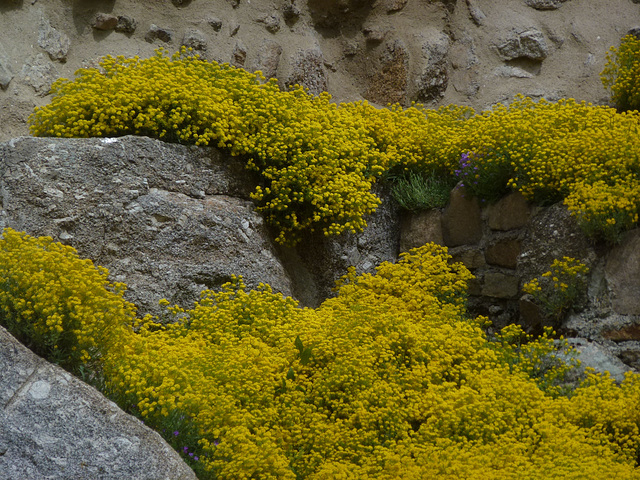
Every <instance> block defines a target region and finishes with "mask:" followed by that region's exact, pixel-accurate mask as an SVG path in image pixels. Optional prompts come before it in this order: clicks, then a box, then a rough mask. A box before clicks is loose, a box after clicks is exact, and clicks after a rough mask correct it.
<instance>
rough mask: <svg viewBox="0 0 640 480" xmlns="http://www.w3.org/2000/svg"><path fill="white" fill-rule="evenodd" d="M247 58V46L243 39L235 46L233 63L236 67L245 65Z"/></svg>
mask: <svg viewBox="0 0 640 480" xmlns="http://www.w3.org/2000/svg"><path fill="white" fill-rule="evenodd" d="M246 59H247V48H246V47H245V46H244V43H242V41H241V40H238V41H237V42H236V46H235V47H234V48H233V53H232V61H231V64H232V65H233V66H234V67H244V62H245V61H246Z"/></svg>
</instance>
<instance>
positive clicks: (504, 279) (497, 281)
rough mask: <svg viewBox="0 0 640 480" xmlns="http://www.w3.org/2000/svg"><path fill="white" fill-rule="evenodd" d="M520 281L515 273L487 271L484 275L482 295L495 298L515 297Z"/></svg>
mask: <svg viewBox="0 0 640 480" xmlns="http://www.w3.org/2000/svg"><path fill="white" fill-rule="evenodd" d="M519 286H520V281H519V279H518V277H516V276H515V275H510V274H506V273H500V272H487V273H485V275H484V284H483V285H482V295H484V296H486V297H495V298H513V297H515V296H516V295H517V294H518V290H519Z"/></svg>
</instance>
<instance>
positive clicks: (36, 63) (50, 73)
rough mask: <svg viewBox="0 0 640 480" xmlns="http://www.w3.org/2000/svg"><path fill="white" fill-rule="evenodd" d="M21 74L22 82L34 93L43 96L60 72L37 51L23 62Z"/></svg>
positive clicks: (46, 93) (49, 89) (47, 92)
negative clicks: (36, 53)
mask: <svg viewBox="0 0 640 480" xmlns="http://www.w3.org/2000/svg"><path fill="white" fill-rule="evenodd" d="M21 76H22V80H23V81H24V83H26V84H27V85H30V86H31V87H32V88H33V89H34V90H35V92H36V95H38V96H39V97H44V96H45V95H48V94H49V92H50V91H51V85H53V82H55V81H56V80H57V79H58V78H59V77H60V74H59V73H58V69H57V68H56V67H55V65H54V64H53V63H51V62H50V61H49V60H47V59H46V58H45V56H44V55H43V54H42V53H39V54H38V55H36V56H35V57H32V58H30V59H29V60H27V61H26V62H25V64H24V65H23V66H22V72H21Z"/></svg>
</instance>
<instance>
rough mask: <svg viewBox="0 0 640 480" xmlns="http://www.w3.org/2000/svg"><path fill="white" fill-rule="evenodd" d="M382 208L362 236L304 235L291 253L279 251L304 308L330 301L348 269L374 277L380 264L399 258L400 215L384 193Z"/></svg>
mask: <svg viewBox="0 0 640 480" xmlns="http://www.w3.org/2000/svg"><path fill="white" fill-rule="evenodd" d="M376 193H377V194H378V195H379V196H380V197H381V198H382V200H383V201H382V204H381V205H380V206H379V207H378V209H377V210H376V211H375V212H374V213H373V214H372V215H370V216H369V217H367V218H366V220H367V227H366V228H365V229H364V231H363V232H361V233H359V234H357V235H354V234H351V233H343V234H342V235H339V236H337V237H325V236H324V235H322V234H321V233H317V234H312V235H307V236H306V237H305V238H303V240H302V242H301V243H300V244H299V245H298V246H297V247H296V248H295V250H294V249H290V248H280V249H279V251H280V255H281V258H282V259H283V262H284V264H285V266H286V267H287V270H288V272H289V273H290V275H291V279H292V284H293V291H294V296H295V297H296V298H298V299H299V300H300V301H301V303H302V304H303V305H308V306H317V305H319V304H320V303H321V302H322V301H323V300H324V299H325V298H328V297H332V296H334V295H335V292H333V291H332V288H333V287H334V286H335V282H336V280H338V279H339V278H340V277H341V276H342V275H344V274H346V273H347V269H348V268H349V267H350V266H354V267H356V270H357V271H358V273H373V272H375V269H376V267H377V266H378V265H379V264H380V263H382V262H387V261H390V262H394V261H396V259H397V258H398V247H399V243H400V221H399V219H400V214H399V211H398V207H397V206H396V205H395V204H394V202H391V201H390V195H389V194H388V193H386V192H381V191H377V192H376Z"/></svg>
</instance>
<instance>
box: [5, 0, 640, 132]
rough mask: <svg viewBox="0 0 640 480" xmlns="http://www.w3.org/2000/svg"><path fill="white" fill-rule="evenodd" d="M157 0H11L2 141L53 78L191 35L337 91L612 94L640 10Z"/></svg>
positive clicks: (440, 96) (355, 96)
mask: <svg viewBox="0 0 640 480" xmlns="http://www.w3.org/2000/svg"><path fill="white" fill-rule="evenodd" d="M159 1H160V3H158V6H159V8H155V9H150V8H148V6H147V5H146V4H144V2H139V1H138V0H118V2H114V1H113V0H111V1H109V2H99V1H93V2H82V1H79V0H78V1H75V2H71V3H72V4H70V3H69V1H68V0H47V1H46V2H43V1H31V2H23V1H17V0H11V1H5V2H4V3H5V4H6V5H5V6H3V7H2V10H1V11H0V32H2V33H3V35H2V38H1V40H0V41H1V42H2V45H1V46H0V112H2V111H7V110H10V111H11V112H12V114H11V115H9V116H7V115H3V116H2V119H3V128H2V129H0V141H7V140H9V139H11V138H13V137H15V136H20V135H26V134H27V133H28V126H27V122H26V118H27V117H28V115H29V114H30V113H31V112H32V111H33V107H34V106H38V105H42V104H44V103H48V102H49V98H48V95H49V94H50V87H51V83H52V81H53V80H55V78H58V77H59V76H61V77H64V78H69V79H73V78H74V72H75V71H76V70H77V69H79V68H83V67H93V66H97V64H98V60H99V59H100V58H101V57H103V56H105V55H114V56H117V55H123V56H125V57H133V56H135V55H138V56H139V57H140V58H148V57H150V56H152V55H153V54H154V50H155V49H157V48H160V47H162V48H166V49H167V53H169V54H171V53H173V52H175V51H176V50H178V49H179V48H180V47H181V46H182V45H185V46H188V47H191V48H193V49H194V50H195V51H196V52H197V53H199V54H200V55H201V57H202V58H203V59H205V60H215V61H217V62H220V63H225V62H229V63H231V64H233V65H235V66H239V67H243V68H248V69H251V70H253V69H260V70H262V71H263V73H264V74H265V75H266V76H267V77H270V78H271V77H273V78H276V79H278V80H279V82H280V85H281V86H282V87H283V88H286V87H287V86H288V85H291V84H295V83H299V84H301V85H304V86H305V87H307V88H309V90H310V91H311V92H312V93H320V92H321V91H325V90H326V91H328V92H329V93H331V94H332V96H333V98H334V100H335V101H336V102H342V101H355V100H363V99H367V100H369V101H370V102H373V103H375V104H378V105H386V104H387V103H396V102H398V103H400V104H401V105H405V106H408V105H410V104H411V102H414V101H417V102H422V103H426V104H427V105H428V106H429V107H437V106H441V105H448V104H451V103H454V104H464V105H469V106H472V107H474V108H475V109H476V110H482V109H485V108H488V107H490V106H492V105H495V104H496V103H498V102H508V101H510V100H512V99H513V98H514V96H515V95H516V94H518V93H522V94H524V95H528V96H531V97H533V98H535V99H538V98H540V97H544V98H546V99H548V100H556V99H559V98H562V97H572V98H576V99H577V100H586V101H587V102H592V103H595V104H602V103H606V102H607V101H608V98H609V97H608V93H607V91H606V90H605V89H604V88H603V87H602V84H601V82H600V79H599V77H598V74H599V73H600V72H601V71H602V69H603V67H604V64H605V61H606V60H605V57H606V53H607V51H608V49H609V47H611V46H614V45H618V44H619V42H620V38H621V36H622V35H624V32H627V31H629V30H632V29H633V28H634V27H637V21H636V20H635V19H637V14H638V12H637V5H634V3H633V2H631V1H629V0H608V1H607V2H603V1H601V0H581V1H579V2H577V1H568V0H501V1H500V2H496V1H493V0H466V1H462V0H460V1H453V0H446V1H417V0H416V1H411V2H409V1H407V0H380V1H377V2H370V1H367V2H365V1H362V0H309V1H301V0H299V1H295V2H292V1H291V0H278V1H276V2H258V1H253V2H248V1H240V0H228V1H219V2H194V1H186V0H175V1H170V0H159ZM34 26H35V28H34ZM136 26H138V28H136ZM594 31H597V32H598V34H597V35H593V34H592V32H594ZM40 55H42V56H44V58H40V57H39V56H40ZM14 77H16V78H20V79H21V80H24V81H16V78H14Z"/></svg>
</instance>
